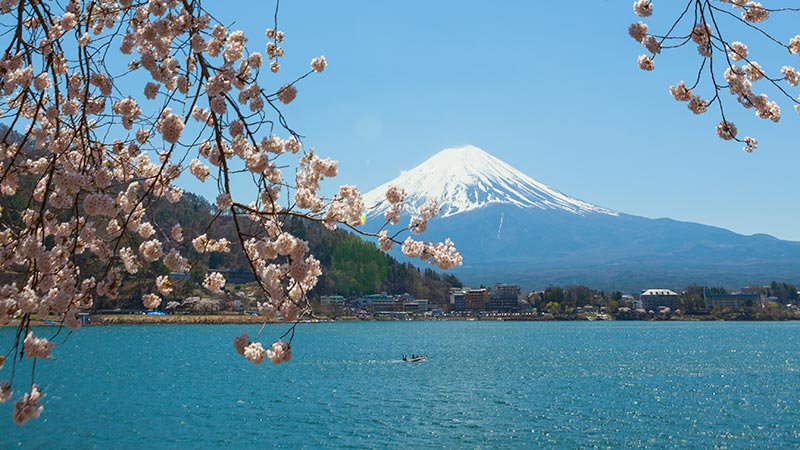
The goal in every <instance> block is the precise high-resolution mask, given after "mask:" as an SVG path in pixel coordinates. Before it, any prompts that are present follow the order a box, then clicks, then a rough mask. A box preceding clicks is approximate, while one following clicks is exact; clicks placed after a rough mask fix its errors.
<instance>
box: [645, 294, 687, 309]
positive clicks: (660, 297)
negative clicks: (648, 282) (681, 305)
mask: <svg viewBox="0 0 800 450" xmlns="http://www.w3.org/2000/svg"><path fill="white" fill-rule="evenodd" d="M679 297H680V296H679V295H678V293H677V292H673V291H671V290H669V289H647V290H646V291H644V292H642V295H640V296H639V299H640V300H641V302H642V308H644V309H646V310H648V311H649V310H658V308H659V307H661V306H663V307H666V308H670V309H677V308H678V298H679Z"/></svg>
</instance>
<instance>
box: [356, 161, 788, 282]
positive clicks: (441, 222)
mask: <svg viewBox="0 0 800 450" xmlns="http://www.w3.org/2000/svg"><path fill="white" fill-rule="evenodd" d="M390 186H397V187H400V188H403V189H405V191H406V192H407V194H408V195H407V197H406V199H407V202H406V205H407V206H406V217H404V218H403V220H405V221H407V220H408V217H407V216H408V215H409V214H412V213H413V212H414V211H415V209H416V208H419V207H420V206H421V205H422V204H423V203H424V202H425V201H427V200H429V199H435V200H436V201H437V202H438V204H439V205H440V207H441V213H440V216H439V217H437V218H436V219H434V220H432V221H431V222H430V223H429V225H428V231H427V232H426V233H425V234H424V235H423V237H424V239H425V240H443V239H444V238H446V237H450V238H451V239H452V240H453V241H454V242H455V243H456V246H457V248H458V249H459V250H460V251H461V253H462V255H463V256H464V265H463V266H462V267H460V268H458V269H455V270H454V273H455V274H456V275H458V276H459V277H460V278H461V279H462V280H463V281H464V282H465V283H466V284H469V285H472V286H477V285H479V284H484V285H493V284H494V283H496V282H505V283H519V284H522V285H523V287H524V288H526V289H536V288H543V287H546V286H548V285H562V286H565V285H570V284H585V285H588V286H591V287H593V288H598V289H608V290H622V291H627V292H634V291H638V290H641V289H646V288H651V287H668V288H672V289H682V288H684V287H686V286H688V285H690V284H701V285H706V286H725V287H729V288H735V287H740V286H748V285H754V284H756V285H761V284H768V283H769V282H770V281H772V280H778V281H787V282H796V280H798V279H800V242H790V241H783V240H780V239H777V238H774V237H772V236H769V235H765V234H758V235H753V236H744V235H741V234H737V233H734V232H732V231H729V230H725V229H723V228H718V227H713V226H708V225H701V224H697V223H689V222H680V221H676V220H672V219H649V218H645V217H639V216H633V215H629V214H623V213H619V212H616V211H612V210H610V209H607V208H603V207H600V206H596V205H592V204H590V203H587V202H583V201H581V200H577V199H574V198H572V197H569V196H567V195H565V194H563V193H561V192H559V191H557V190H555V189H553V188H550V187H549V186H546V185H544V184H542V183H540V182H538V181H536V180H534V179H532V178H530V177H528V176H527V175H525V174H523V173H521V172H519V171H518V170H516V169H514V168H513V167H511V166H510V165H508V164H506V163H505V162H503V161H501V160H499V159H497V158H495V157H493V156H492V155H490V154H488V153H486V152H485V151H483V150H481V149H479V148H477V147H473V146H467V147H459V148H450V149H445V150H442V151H441V152H439V153H437V154H436V155H434V156H433V157H431V158H430V159H428V160H427V161H425V162H423V163H422V164H420V165H419V166H417V167H415V168H413V169H411V170H408V171H406V172H403V173H402V174H401V175H400V176H399V177H397V178H395V179H394V180H392V181H390V182H388V183H385V184H383V185H381V186H379V187H377V188H375V189H373V190H372V191H370V192H369V193H367V194H365V196H364V199H365V204H366V205H367V207H368V214H367V217H368V220H370V221H371V222H373V223H374V222H375V221H380V220H381V218H382V216H383V213H384V211H385V210H386V208H388V206H389V204H388V202H387V201H386V200H385V197H384V196H385V193H386V190H387V189H388V188H389V187H390Z"/></svg>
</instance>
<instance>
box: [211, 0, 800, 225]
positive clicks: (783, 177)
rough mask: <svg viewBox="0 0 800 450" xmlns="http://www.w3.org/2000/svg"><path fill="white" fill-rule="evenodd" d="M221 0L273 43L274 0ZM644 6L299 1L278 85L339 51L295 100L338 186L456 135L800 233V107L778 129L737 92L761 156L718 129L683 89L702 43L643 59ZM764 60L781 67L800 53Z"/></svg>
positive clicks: (543, 174)
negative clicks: (648, 61)
mask: <svg viewBox="0 0 800 450" xmlns="http://www.w3.org/2000/svg"><path fill="white" fill-rule="evenodd" d="M216 3H217V2H209V3H207V7H209V8H210V9H211V11H212V12H213V13H214V14H215V15H216V16H217V18H218V19H221V20H222V21H223V22H225V23H229V24H232V26H231V28H232V29H244V30H245V31H247V32H248V34H249V35H250V36H252V37H253V39H252V42H251V44H253V45H254V46H255V48H257V49H258V50H260V51H262V52H263V48H261V47H263V42H264V29H265V28H267V27H269V26H271V23H272V13H273V11H272V5H270V2H265V1H243V0H237V1H236V2H231V3H228V2H219V5H223V4H224V5H226V6H223V7H220V8H217V6H216ZM679 3H681V4H683V3H684V2H676V1H674V0H669V1H666V0H662V1H656V2H655V8H656V14H655V15H654V17H653V18H652V20H646V21H647V22H649V23H652V24H653V25H652V26H651V30H653V29H654V28H656V29H657V30H658V31H662V32H663V31H664V30H665V23H666V22H667V21H668V19H670V18H672V17H674V16H675V15H677V13H679V11H677V9H675V8H678V7H679V6H680V5H678V6H675V5H677V4H679ZM233 4H235V5H236V7H235V8H232V7H228V5H233ZM631 4H632V1H622V0H614V1H603V0H598V1H583V2H562V1H557V2H534V1H513V2H512V1H508V2H486V1H481V2H478V1H472V0H458V1H450V0H448V1H444V0H437V1H429V0H424V1H423V0H406V1H402V2H388V1H374V0H345V1H338V2H332V1H328V0H314V1H312V0H291V1H288V0H284V1H283V2H281V11H280V16H279V29H282V30H284V31H285V33H286V42H285V44H284V47H285V49H286V58H285V59H284V60H283V69H282V71H281V74H280V75H278V76H276V77H274V80H275V84H276V86H278V85H280V84H282V83H285V82H286V81H288V80H289V79H290V75H292V74H297V73H300V72H303V71H305V70H307V68H308V62H309V61H310V59H311V58H312V57H314V56H317V55H320V54H322V55H325V56H326V58H327V59H328V68H327V69H326V70H325V72H324V73H322V74H315V75H314V76H312V77H309V78H308V79H306V80H304V81H303V82H301V84H300V85H299V86H298V87H299V95H298V98H297V100H295V102H293V103H292V104H291V105H289V106H287V107H286V108H285V113H286V115H287V118H288V120H289V122H290V124H291V125H292V127H293V128H295V129H296V130H297V131H299V132H300V133H301V134H302V135H304V136H306V139H305V143H306V145H307V146H312V147H316V148H317V151H318V152H320V153H321V154H323V155H328V156H331V157H333V158H334V159H337V160H339V162H340V176H339V177H338V178H337V180H335V183H334V184H336V185H338V184H356V185H357V186H358V187H359V188H360V189H361V190H362V191H363V192H366V191H368V190H370V189H372V188H374V187H375V186H377V185H379V184H381V183H384V182H386V181H388V180H389V179H391V178H394V177H395V176H397V175H398V174H399V173H400V172H401V171H402V170H406V169H410V168H412V167H414V166H415V165H417V164H419V163H421V162H422V161H424V160H425V159H427V158H428V157H430V156H432V155H433V154H435V153H436V152H438V151H439V150H441V149H443V148H447V147H453V146H460V145H465V144H472V145H476V146H478V147H481V148H483V149H484V150H486V151H488V152H489V153H491V154H493V155H495V156H497V157H498V158H500V159H502V160H504V161H506V162H507V163H509V164H511V165H513V166H514V167H516V168H517V169H519V170H521V171H522V172H524V173H526V174H528V175H529V176H531V177H533V178H535V179H537V180H539V181H541V182H543V183H545V184H548V185H550V186H552V187H554V188H555V189H558V190H560V191H562V192H564V193H565V194H568V195H570V196H573V197H576V198H579V199H582V200H585V201H588V202H591V203H595V204H598V205H601V206H605V207H607V208H611V209H615V210H617V211H621V212H625V213H629V214H635V215H641V216H646V217H652V218H658V217H670V218H674V219H678V220H684V221H692V222H700V223H704V224H709V225H716V226H720V227H724V228H728V229H731V230H733V231H736V232H739V233H743V234H753V233H768V234H772V235H774V236H776V237H780V238H783V239H791V240H800V208H798V207H797V200H798V197H799V195H798V194H800V186H799V185H798V183H797V180H798V177H797V176H796V171H797V168H798V162H800V155H798V152H797V150H798V132H799V131H800V117H798V115H797V114H796V113H795V112H794V110H793V109H792V108H791V105H790V104H789V102H788V101H787V100H785V99H780V100H778V101H779V103H780V104H781V106H782V107H783V119H782V120H781V122H780V123H779V124H773V123H771V122H768V121H760V120H755V119H753V118H752V116H753V113H752V111H745V110H743V109H741V108H736V107H735V105H734V104H733V103H732V102H731V101H732V100H733V97H731V96H730V95H729V94H728V93H725V94H724V98H725V100H726V101H727V102H728V104H729V106H728V109H729V110H730V111H731V113H732V114H731V116H730V117H729V119H730V120H732V121H734V122H735V123H736V124H737V125H738V126H739V131H740V134H741V136H744V135H751V134H752V135H753V136H755V137H757V138H758V139H759V142H760V148H759V149H758V150H757V151H756V152H754V153H753V154H747V153H745V152H743V151H742V150H741V148H742V145H741V144H738V143H728V142H724V141H722V140H720V139H719V138H717V137H716V134H715V131H714V129H715V125H716V124H717V123H718V122H719V120H720V118H719V115H718V114H717V113H716V110H713V111H709V112H708V113H706V114H705V115H703V116H695V115H694V114H692V113H691V112H690V111H689V110H688V109H687V108H686V104H685V103H678V102H676V101H674V100H673V99H672V97H671V96H670V95H669V91H668V88H669V86H670V85H671V84H675V83H676V82H678V81H680V80H686V81H687V82H688V81H689V80H691V79H693V78H694V76H695V74H696V73H697V65H698V64H699V60H698V58H697V57H696V55H697V53H696V51H695V49H694V48H693V47H692V48H689V47H687V48H684V49H680V50H677V51H676V52H674V53H667V54H664V55H661V56H659V58H657V59H656V70H655V71H654V72H643V71H641V70H639V69H638V67H637V63H636V60H637V57H638V55H640V54H643V53H645V50H644V49H643V47H642V46H641V45H639V44H638V43H636V42H635V41H633V40H632V39H631V38H630V37H629V36H628V33H627V27H628V25H630V24H631V23H633V22H635V21H637V20H638V18H637V17H636V16H635V15H634V14H633V10H632V7H631ZM670 5H673V6H670ZM668 8H673V9H675V10H674V11H666V10H667V9H668ZM798 18H800V15H795V16H794V17H793V18H789V19H794V20H793V21H792V20H788V19H787V20H772V19H770V21H768V22H767V23H766V27H767V28H768V29H772V30H773V32H774V34H775V35H776V37H779V38H781V39H788V38H789V37H791V36H794V35H796V34H798V33H800V27H797V28H796V29H794V30H793V29H791V26H789V25H790V24H791V23H800V21H798V20H797V19H798ZM771 22H774V24H773V23H771ZM655 24H661V25H658V26H656V25H655ZM737 39H738V40H743V39H745V38H740V37H738V36H732V37H731V40H737ZM748 44H750V43H749V42H748ZM755 47H756V46H755V43H753V45H751V52H754V51H755ZM754 56H755V58H754V59H756V60H757V61H759V62H760V63H761V65H762V66H763V67H764V68H765V69H766V70H769V71H772V73H777V71H779V70H780V67H781V66H782V65H786V64H792V65H794V66H795V67H798V66H800V58H798V57H797V55H791V56H792V57H791V58H790V55H788V54H786V53H771V54H767V53H765V54H764V58H763V59H762V58H759V57H758V55H757V54H756V55H754ZM767 56H769V57H767ZM264 84H266V83H262V85H264ZM765 92H766V93H768V94H769V95H770V98H771V99H778V98H777V96H776V95H775V93H774V92H773V91H771V90H766V88H765ZM797 93H798V92H794V94H795V95H797ZM706 94H707V93H706ZM701 95H702V93H701Z"/></svg>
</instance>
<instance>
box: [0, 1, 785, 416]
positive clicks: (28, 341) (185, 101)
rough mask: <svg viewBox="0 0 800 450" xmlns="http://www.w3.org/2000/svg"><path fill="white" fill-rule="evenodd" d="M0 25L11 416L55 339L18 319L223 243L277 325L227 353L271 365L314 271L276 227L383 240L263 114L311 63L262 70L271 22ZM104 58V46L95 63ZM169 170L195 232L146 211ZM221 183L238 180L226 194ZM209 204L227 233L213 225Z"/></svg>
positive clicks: (171, 191)
mask: <svg viewBox="0 0 800 450" xmlns="http://www.w3.org/2000/svg"><path fill="white" fill-rule="evenodd" d="M276 8H277V2H276ZM276 14H277V11H276ZM0 29H2V33H0V36H2V37H0V39H2V41H3V43H4V48H6V49H7V51H6V52H5V53H3V54H2V55H1V56H0V95H1V96H2V102H0V106H2V109H0V124H4V125H6V126H7V127H8V128H7V129H5V128H3V131H1V132H0V134H1V135H2V139H0V207H1V208H2V210H0V273H1V274H2V275H3V277H2V280H3V282H2V283H0V325H7V324H10V323H14V324H17V326H18V327H19V331H18V332H17V333H15V338H14V339H13V341H12V342H10V349H9V351H8V352H5V351H3V352H0V353H2V354H3V355H12V354H13V355H15V357H14V358H13V362H12V363H11V364H5V362H6V361H5V356H3V357H0V358H2V359H0V371H5V372H0V402H3V401H8V400H11V398H12V397H13V387H14V386H16V385H17V384H19V385H23V384H24V385H28V386H32V387H31V388H30V390H29V392H27V393H24V394H22V395H21V396H19V397H18V399H17V400H16V402H15V406H14V420H15V421H16V422H17V423H18V424H22V423H24V422H25V421H27V420H29V419H31V418H36V417H38V416H39V414H40V413H41V411H42V408H43V406H42V405H40V404H39V402H40V400H41V398H42V397H43V395H42V393H41V391H40V390H39V388H38V387H37V386H36V385H35V384H34V381H35V380H34V379H33V378H34V375H35V374H34V375H32V376H31V379H30V380H19V378H20V377H21V376H20V375H16V378H17V379H16V380H15V375H14V374H15V373H17V374H18V373H20V372H19V371H14V370H13V368H14V367H15V366H16V364H18V363H19V361H21V360H24V358H23V356H26V357H27V358H33V359H34V363H35V361H36V360H44V359H49V358H51V357H52V353H53V351H54V348H55V343H54V342H53V341H52V339H53V337H52V336H51V337H49V338H48V337H44V336H36V335H34V333H33V331H32V329H31V327H32V321H33V320H34V319H48V320H53V321H56V322H57V323H59V324H60V325H62V326H66V327H68V328H70V329H77V328H79V327H80V320H79V312H80V311H81V310H86V309H89V308H92V307H93V305H95V304H96V303H97V302H105V301H110V300H113V299H115V298H117V297H118V296H119V295H120V292H121V289H122V288H123V283H125V281H126V279H128V278H130V277H132V276H134V275H136V274H139V277H140V278H141V274H143V273H159V274H164V273H167V272H178V273H185V272H187V271H189V270H191V269H192V268H193V267H195V265H196V264H197V263H198V262H199V261H201V260H202V258H203V257H204V256H205V255H206V254H208V253H213V252H218V253H227V252H230V251H231V249H232V248H234V247H239V248H241V249H242V250H243V251H244V254H245V256H246V257H247V262H248V263H249V265H250V268H251V269H252V271H253V274H254V275H255V279H256V283H257V285H258V287H259V288H260V291H261V293H260V298H258V310H259V312H260V314H261V315H262V316H263V318H264V320H265V321H270V320H283V321H285V322H286V323H289V324H294V325H292V326H291V328H290V332H287V334H284V335H283V336H281V337H280V338H278V339H277V340H274V341H273V342H274V343H273V344H271V345H270V346H269V347H268V348H264V346H263V345H262V344H260V343H257V342H256V343H253V342H250V339H249V337H248V336H247V335H243V336H240V337H238V338H237V339H236V341H235V348H236V350H237V352H238V353H239V354H241V355H242V356H244V357H245V358H246V359H247V360H249V361H252V362H254V363H255V364H260V363H261V362H263V361H264V360H265V359H266V358H269V359H270V361H272V362H274V363H276V364H277V363H280V362H286V361H289V360H290V359H291V340H292V337H293V335H294V334H293V333H294V326H295V325H296V324H297V322H298V321H299V319H301V318H302V317H303V315H304V314H306V313H307V312H308V311H309V308H310V305H309V301H308V294H309V291H311V290H312V289H313V288H314V286H315V285H316V284H317V281H318V278H319V276H320V275H321V269H320V263H319V261H318V260H317V259H316V258H314V256H313V255H311V253H310V250H309V246H308V243H307V242H305V241H303V240H302V239H300V238H298V237H296V236H294V235H292V234H291V233H288V232H287V231H286V230H285V229H284V224H285V222H286V219H287V218H289V217H300V218H303V219H305V220H308V221H313V222H318V223H321V224H323V225H325V226H326V227H328V228H334V227H337V226H344V227H348V228H350V229H352V230H355V231H356V232H359V233H361V234H365V235H370V236H375V237H379V238H380V236H383V238H384V242H383V243H382V244H381V247H382V248H386V247H387V245H386V242H387V241H386V240H387V239H388V241H390V242H397V243H399V241H398V240H397V239H399V238H398V234H397V233H396V234H394V235H392V236H391V237H390V236H389V235H388V234H387V233H385V231H386V230H382V229H381V230H378V231H376V232H375V233H370V232H367V231H364V230H362V229H361V228H360V227H361V226H362V225H363V223H362V222H363V221H362V215H363V213H364V204H363V200H362V197H361V194H360V192H359V191H358V190H357V189H356V188H355V187H353V186H341V187H340V188H339V189H338V190H336V191H333V192H335V194H334V195H333V196H332V197H326V196H324V195H323V194H322V193H321V192H323V190H322V186H321V182H322V181H323V180H325V179H329V178H333V177H335V176H336V175H337V172H338V167H337V162H336V161H334V160H331V159H329V158H323V157H321V156H320V155H319V154H318V153H317V152H316V151H315V150H314V149H310V148H309V149H307V148H305V147H304V145H303V142H302V140H301V138H300V135H298V134H297V133H296V132H295V131H293V130H292V129H291V128H290V127H289V125H288V121H287V119H286V117H284V115H283V113H282V112H281V109H280V107H281V105H285V104H288V103H291V102H299V101H301V99H302V96H301V92H300V90H299V89H298V86H299V82H300V81H301V80H303V79H305V78H306V77H308V76H309V75H311V74H314V73H321V72H323V71H324V70H325V68H326V67H327V60H326V59H325V57H323V56H316V57H313V58H312V59H311V60H310V66H309V67H308V69H307V72H306V73H304V74H300V75H299V76H298V77H297V78H294V79H285V78H284V79H281V78H279V77H282V76H283V74H281V73H280V68H281V66H280V59H281V58H283V57H285V56H286V51H285V50H284V47H283V45H284V42H285V38H286V37H285V35H284V32H283V31H280V30H278V29H277V24H272V26H271V27H270V28H268V29H267V30H266V33H265V36H259V37H257V38H253V37H252V36H247V35H246V34H245V33H244V32H242V31H239V30H229V29H228V28H227V27H226V26H225V25H224V24H222V23H219V22H217V21H216V20H215V19H214V18H213V16H212V14H210V13H209V12H207V11H206V10H205V9H203V6H202V2H201V1H192V2H186V1H180V0H149V1H144V2H133V1H132V0H99V1H95V2H79V1H77V0H36V1H32V0H4V1H2V2H0ZM259 39H260V41H259ZM251 48H258V49H260V50H261V51H262V52H263V53H262V52H259V51H251ZM111 51H114V52H118V53H119V55H118V57H114V58H104V57H103V55H105V54H106V52H111ZM267 67H268V70H267ZM795 76H796V75H795ZM284 171H289V172H288V173H294V177H292V176H285V175H284ZM182 177H184V178H185V177H194V178H196V179H197V180H199V181H201V182H206V183H209V184H213V185H214V186H216V187H217V188H218V192H217V197H216V199H215V201H214V204H215V215H213V216H212V217H210V218H209V221H208V224H207V226H206V227H205V228H204V230H205V231H202V232H193V233H190V232H189V231H187V230H186V229H184V227H183V226H182V225H181V224H180V223H178V222H177V221H176V220H174V219H170V220H168V221H167V222H165V223H159V222H158V221H157V220H156V219H155V217H156V215H155V214H154V211H155V208H157V207H158V205H163V204H170V203H177V202H180V201H181V200H182V198H183V190H182V189H181V188H180V187H178V186H177V184H179V183H180V181H181V178H182ZM292 179H293V182H294V184H292ZM232 186H236V187H237V192H239V189H238V188H239V187H242V186H251V189H250V190H249V194H241V195H234V193H233V192H232V191H231V187H232ZM389 196H390V201H391V202H393V204H394V205H398V206H396V207H395V210H394V212H393V213H392V214H391V215H390V216H387V220H388V221H389V222H391V223H392V224H397V222H398V221H399V215H400V211H401V210H402V208H401V206H399V205H401V204H402V203H403V201H404V197H405V193H402V192H400V191H397V190H395V191H392V192H391V193H390V194H389ZM287 199H288V200H287ZM19 205H23V206H21V207H20V206H19ZM15 208H16V209H15ZM20 208H22V209H21V210H19V209H20ZM435 213H436V207H435V205H429V206H427V207H424V208H422V209H421V210H420V211H418V213H417V214H416V215H415V217H414V218H413V219H412V224H411V225H410V226H409V230H410V231H412V232H414V233H420V232H422V231H424V230H425V229H426V227H427V221H428V220H429V219H430V218H432V217H433V216H434V215H435ZM223 214H224V215H226V216H231V217H232V218H233V219H234V220H233V221H232V222H233V223H234V224H235V227H236V229H235V232H236V236H237V237H238V239H233V240H232V241H230V240H228V239H225V238H221V237H218V236H217V235H215V229H214V224H215V221H216V220H217V219H218V218H219V217H220V216H221V215H223ZM380 233H384V234H382V235H381V234H380ZM420 245H421V249H420V250H418V251H417V249H416V247H415V249H414V251H412V252H411V253H416V257H419V258H421V259H422V260H427V261H429V262H432V263H435V264H438V265H440V266H441V267H453V266H454V265H457V264H459V263H460V255H458V253H457V252H456V251H455V248H454V247H453V244H452V243H451V242H449V241H447V242H445V243H424V244H423V243H420ZM150 282H151V284H150V285H149V288H148V290H149V292H144V293H143V294H139V295H141V297H140V298H138V299H137V301H141V305H142V307H144V308H147V309H158V308H163V307H164V306H162V305H164V304H165V303H166V308H175V307H177V306H179V305H184V304H185V305H188V304H198V305H199V304H201V303H202V302H203V301H207V302H211V303H208V304H207V306H208V305H210V304H212V303H213V299H212V300H206V299H198V298H196V297H190V298H187V299H183V300H181V299H180V298H176V292H178V290H177V289H176V287H177V286H176V284H177V283H184V282H186V281H177V280H173V279H171V278H170V277H169V276H167V275H158V276H156V277H155V279H153V280H150ZM192 288H197V289H200V288H202V289H204V290H205V291H206V292H207V293H208V295H209V296H211V297H212V298H213V297H219V296H223V295H225V294H224V293H225V289H226V280H225V277H224V276H223V275H222V274H221V273H220V272H215V271H212V272H211V273H208V274H207V275H206V276H205V278H204V280H203V281H202V283H201V284H200V285H199V286H192ZM209 307H210V306H209ZM59 331H60V330H57V331H55V332H54V333H53V335H54V336H55V335H58V333H59ZM287 336H289V337H288V339H285V338H287ZM256 340H258V338H256ZM3 344H4V345H5V344H6V343H3ZM3 366H6V367H5V368H4V367H3ZM8 366H11V368H12V369H11V370H8ZM34 367H36V366H35V364H34ZM9 372H10V375H9V374H8V373H9ZM32 372H33V371H32Z"/></svg>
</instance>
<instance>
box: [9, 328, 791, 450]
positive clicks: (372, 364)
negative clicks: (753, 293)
mask: <svg viewBox="0 0 800 450" xmlns="http://www.w3.org/2000/svg"><path fill="white" fill-rule="evenodd" d="M257 330H258V327H254V326H249V325H237V326H228V325H225V326H213V325H182V326H167V325H157V326H146V325H143V326H110V327H92V328H84V329H81V330H80V331H79V332H77V333H75V334H73V335H72V336H71V337H70V338H69V340H68V341H67V342H66V343H65V344H63V345H61V346H60V347H58V348H57V349H56V351H55V355H56V356H57V357H58V359H57V360H56V361H45V362H42V363H40V364H39V366H38V368H37V380H38V381H37V382H38V383H39V384H40V385H41V386H42V390H43V392H44V393H45V394H46V398H45V399H44V405H45V410H44V412H43V414H42V417H41V418H40V419H39V420H33V421H31V422H28V423H27V424H26V425H24V426H23V427H17V426H16V425H14V424H13V422H12V420H11V402H8V403H5V404H0V448H15V447H26V448H165V447H168V448H169V447H171V448H223V447H237V448H320V447H336V448H404V447H407V448H492V449H493V448H543V447H544V448H626V447H627V448H754V447H756V448H798V447H800V390H798V383H799V382H800V356H799V355H798V349H799V348H800V346H798V335H799V333H800V323H797V322H790V323H743V322H736V323H731V322H729V323H721V322H705V323H686V322H682V323H665V322H580V323H579V322H552V323H540V322H517V323H509V322H452V321H451V322H355V323H329V324H313V325H301V326H300V327H299V329H298V333H297V337H296V338H295V341H294V345H293V353H294V358H293V360H292V361H291V362H290V363H288V364H282V365H280V366H274V365H272V364H270V363H265V364H263V365H261V366H258V367H257V366H254V365H253V364H251V363H249V362H247V361H246V360H244V359H243V358H241V357H240V356H239V355H237V354H236V353H235V352H234V350H233V346H232V341H233V337H234V336H235V335H237V334H241V333H242V332H249V333H250V334H251V335H254V334H255V333H256V332H257ZM283 330H284V328H282V327H279V326H277V325H276V326H272V325H271V326H270V327H268V329H267V331H266V333H265V335H267V336H270V337H272V338H275V337H277V336H279V335H280V334H282V332H283ZM13 331H14V330H13V329H10V328H4V329H0V342H2V343H3V345H6V343H7V342H9V339H10V337H11V335H12V333H13ZM404 353H405V354H411V353H424V354H427V355H428V356H429V359H428V361H426V362H422V363H403V362H401V361H399V359H400V356H401V355H402V354H404ZM7 366H8V365H7ZM9 369H10V368H9V367H6V368H4V369H3V370H2V372H0V379H4V378H7V377H8V373H9ZM22 369H23V370H28V369H29V366H25V367H23V368H22ZM16 396H17V395H15V398H16Z"/></svg>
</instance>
